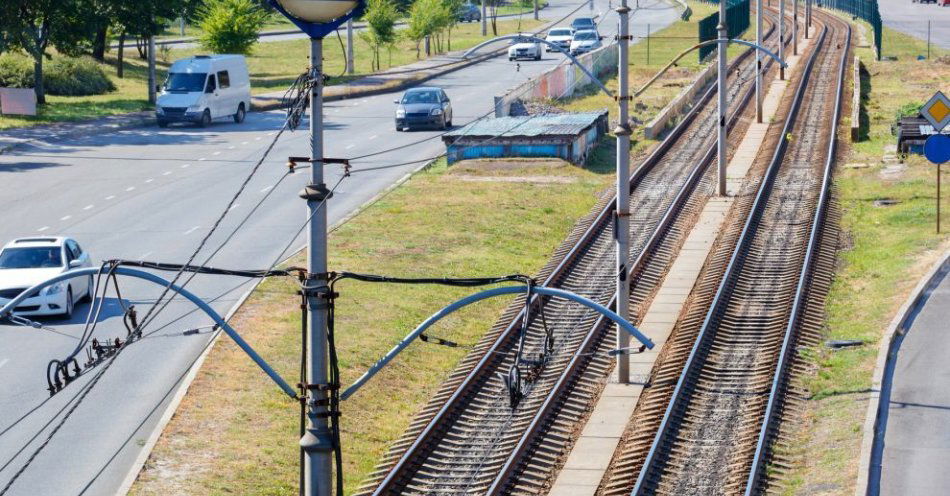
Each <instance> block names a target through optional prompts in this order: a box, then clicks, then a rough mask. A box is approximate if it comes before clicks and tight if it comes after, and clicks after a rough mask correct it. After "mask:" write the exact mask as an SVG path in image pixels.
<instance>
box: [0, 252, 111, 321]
mask: <svg viewBox="0 0 950 496" xmlns="http://www.w3.org/2000/svg"><path fill="white" fill-rule="evenodd" d="M91 266H92V262H91V261H90V259H89V254H88V253H86V252H85V251H83V249H82V248H81V247H80V246H79V243H77V242H76V241H75V240H74V239H71V238H62V237H48V238H20V239H15V240H13V241H11V242H9V243H7V245H6V246H4V247H3V249H2V250H0V307H2V306H4V305H6V304H7V303H9V302H10V300H12V299H13V298H16V297H17V296H19V295H20V293H22V292H23V291H25V290H26V289H28V288H31V287H33V286H35V285H37V284H39V283H41V282H43V281H45V280H47V279H50V278H52V277H54V276H57V275H59V274H62V273H63V272H66V271H68V270H72V269H80V268H85V267H91ZM92 289H93V287H92V276H86V277H77V278H74V279H69V280H66V281H62V282H59V283H56V284H53V285H51V286H47V287H46V288H44V289H41V290H40V291H39V294H35V295H32V296H31V297H29V298H27V299H25V300H23V301H22V302H21V303H20V304H19V305H17V307H16V308H15V309H14V312H15V313H16V314H17V315H24V316H26V315H63V316H65V317H67V318H69V317H71V316H72V314H73V308H74V307H75V303H76V302H77V301H79V300H81V299H85V298H91V297H92Z"/></svg>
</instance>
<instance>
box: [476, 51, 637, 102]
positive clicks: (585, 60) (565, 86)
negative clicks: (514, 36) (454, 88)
mask: <svg viewBox="0 0 950 496" xmlns="http://www.w3.org/2000/svg"><path fill="white" fill-rule="evenodd" d="M617 48H618V47H617V44H616V43H612V44H610V45H607V46H605V47H603V48H600V49H597V50H594V51H593V52H590V53H585V54H583V55H581V56H580V57H578V60H580V62H581V64H583V65H584V67H585V68H587V69H588V70H589V71H590V72H591V73H593V74H595V75H597V76H598V77H600V78H602V77H604V76H608V75H610V74H613V73H616V71H617ZM555 56H557V55H555ZM590 84H592V81H591V80H590V78H588V77H587V75H586V74H584V72H583V71H581V69H579V68H578V67H577V66H575V65H574V64H570V63H567V62H565V63H563V64H560V65H557V66H555V67H552V68H551V69H549V70H548V71H546V72H543V73H541V74H540V75H539V76H538V77H536V78H534V79H530V80H528V81H525V82H524V83H522V84H520V85H518V86H515V87H514V88H512V89H510V90H508V92H507V93H505V94H504V95H501V96H496V97H495V117H507V116H509V115H511V104H512V103H514V102H517V101H518V100H550V99H552V98H565V97H569V96H571V95H573V94H574V93H575V92H577V91H578V90H581V89H584V88H585V87H586V86H588V85H590Z"/></svg>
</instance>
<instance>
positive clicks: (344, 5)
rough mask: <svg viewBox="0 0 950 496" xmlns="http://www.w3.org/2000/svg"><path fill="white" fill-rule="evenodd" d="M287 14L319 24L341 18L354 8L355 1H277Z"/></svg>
mask: <svg viewBox="0 0 950 496" xmlns="http://www.w3.org/2000/svg"><path fill="white" fill-rule="evenodd" d="M277 3H279V4H280V6H281V7H283V8H284V10H286V11H287V13H288V14H290V15H292V16H294V17H296V18H298V19H300V20H302V21H305V22H309V23H314V24H320V23H326V22H330V21H332V20H334V19H339V18H340V17H343V16H344V15H346V14H347V13H349V12H350V11H352V10H353V9H355V8H356V6H357V4H358V2H357V0H277Z"/></svg>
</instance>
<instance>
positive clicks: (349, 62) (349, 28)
mask: <svg viewBox="0 0 950 496" xmlns="http://www.w3.org/2000/svg"><path fill="white" fill-rule="evenodd" d="M380 65H382V64H380ZM355 71H356V68H355V67H354V65H353V19H350V20H348V21H346V73H347V74H353V73H354V72H355Z"/></svg>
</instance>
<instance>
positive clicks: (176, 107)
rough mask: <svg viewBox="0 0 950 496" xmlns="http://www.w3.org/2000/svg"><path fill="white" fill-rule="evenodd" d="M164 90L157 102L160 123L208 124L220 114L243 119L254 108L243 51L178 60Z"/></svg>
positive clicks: (170, 72)
mask: <svg viewBox="0 0 950 496" xmlns="http://www.w3.org/2000/svg"><path fill="white" fill-rule="evenodd" d="M160 90H161V92H160V93H159V95H158V104H157V105H156V106H155V118H156V120H157V121H158V125H159V127H165V126H167V125H168V123H170V122H194V123H197V124H198V125H200V126H202V127H204V126H207V125H209V124H211V120H212V119H217V118H219V117H231V118H233V119H234V122H242V121H243V120H244V116H245V115H246V114H247V111H248V110H249V109H250V108H251V79H250V76H249V75H248V72H247V63H246V62H245V61H244V56H242V55H197V56H195V57H191V58H187V59H182V60H177V61H175V63H173V64H172V66H171V68H170V69H169V70H168V78H167V79H166V80H165V84H163V85H162V86H161V88H160Z"/></svg>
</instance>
